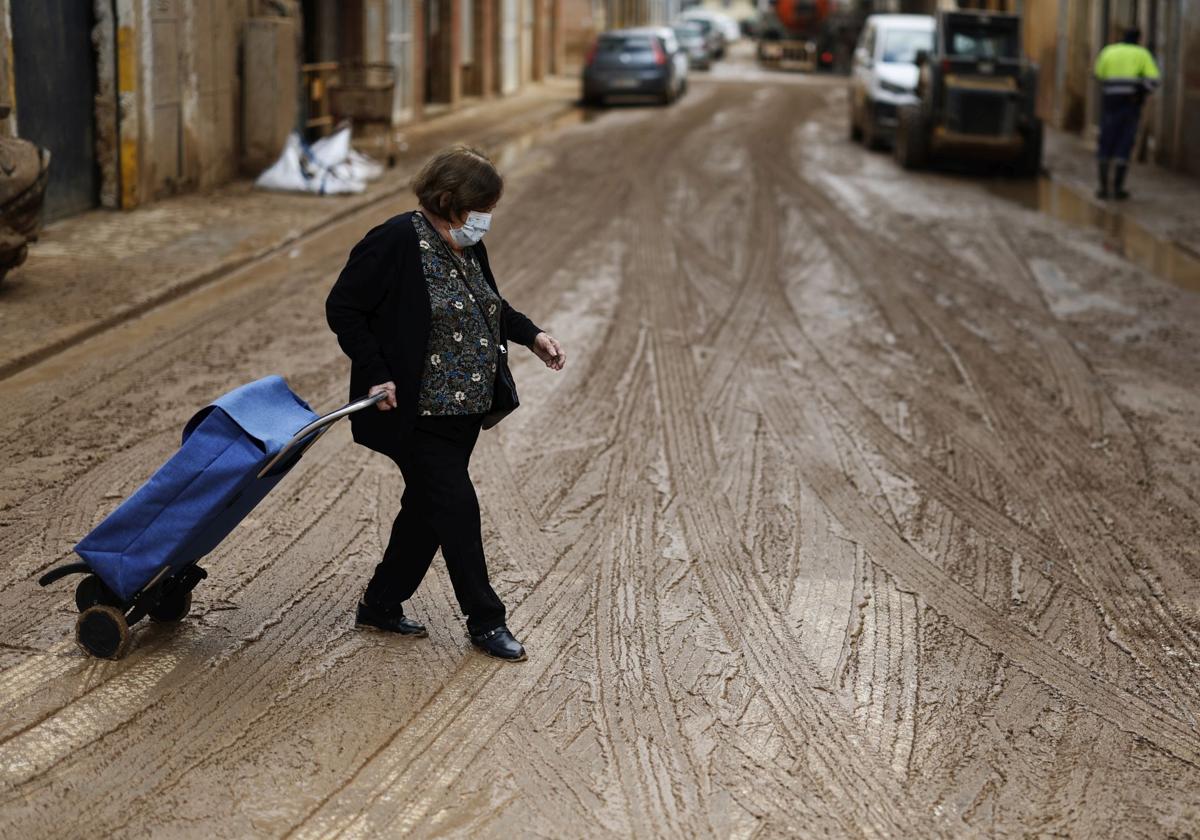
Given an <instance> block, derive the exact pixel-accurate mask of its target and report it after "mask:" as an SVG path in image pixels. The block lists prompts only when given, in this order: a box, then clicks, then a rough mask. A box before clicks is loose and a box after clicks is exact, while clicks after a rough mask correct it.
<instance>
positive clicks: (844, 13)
mask: <svg viewBox="0 0 1200 840" xmlns="http://www.w3.org/2000/svg"><path fill="white" fill-rule="evenodd" d="M873 5H874V4H873V3H871V2H870V0H758V12H759V30H758V60H759V62H760V63H761V64H763V65H766V66H769V67H777V68H779V69H781V70H817V69H822V70H833V71H836V72H847V71H848V70H849V69H850V60H851V57H852V56H853V54H854V43H855V41H857V40H858V33H859V32H861V31H862V26H863V21H865V20H866V18H867V14H868V13H869V12H870V7H871V6H873Z"/></svg>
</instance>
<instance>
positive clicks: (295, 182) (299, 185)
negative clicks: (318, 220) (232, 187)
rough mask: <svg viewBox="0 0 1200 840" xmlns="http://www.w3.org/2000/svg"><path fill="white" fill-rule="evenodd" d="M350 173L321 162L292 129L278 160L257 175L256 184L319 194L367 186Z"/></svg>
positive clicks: (351, 191) (343, 191)
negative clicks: (349, 175) (337, 170)
mask: <svg viewBox="0 0 1200 840" xmlns="http://www.w3.org/2000/svg"><path fill="white" fill-rule="evenodd" d="M348 174H349V173H346V172H335V171H334V170H332V169H330V168H329V167H328V166H326V165H325V164H324V163H322V162H321V161H320V160H319V159H318V158H317V157H316V156H315V155H314V154H313V152H312V150H311V149H307V148H305V146H304V144H303V143H302V142H301V141H300V135H299V134H297V133H296V132H292V134H290V135H289V136H288V140H287V145H285V146H284V148H283V154H282V155H280V156H279V160H277V161H275V163H273V164H271V166H270V168H268V169H267V170H266V171H265V172H263V173H262V174H261V175H259V176H258V180H256V181H255V182H254V185H255V186H256V187H258V188H260V189H264V190H281V191H284V192H306V193H314V194H316V195H344V194H346V193H360V192H362V191H363V190H365V189H366V188H367V185H366V182H365V181H364V180H363V179H361V178H353V177H348Z"/></svg>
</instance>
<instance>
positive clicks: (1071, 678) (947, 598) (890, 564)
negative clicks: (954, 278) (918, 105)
mask: <svg viewBox="0 0 1200 840" xmlns="http://www.w3.org/2000/svg"><path fill="white" fill-rule="evenodd" d="M791 180H792V182H796V181H798V179H796V178H795V177H793V178H792V179H791ZM790 185H791V186H796V184H795V183H792V184H790ZM804 195H805V198H806V199H807V200H810V207H813V208H820V210H821V211H822V212H820V213H816V214H815V215H816V217H817V218H819V219H824V221H825V224H824V225H823V226H822V229H823V230H831V229H832V230H840V228H839V227H838V225H839V224H840V225H841V226H843V227H848V226H849V225H851V224H852V223H850V222H848V221H842V220H836V219H835V217H834V215H833V214H834V213H835V212H836V211H834V210H833V209H832V207H831V205H830V204H829V202H828V199H824V198H823V197H821V196H819V195H818V194H817V193H816V192H815V191H813V190H811V189H807V190H805V192H804ZM838 235H841V234H838ZM857 248H858V249H859V252H858V259H857V260H856V259H855V258H854V256H852V255H851V252H850V251H849V250H848V249H846V248H840V249H838V251H839V253H840V254H841V255H842V257H843V258H844V259H847V260H848V261H849V262H850V264H851V265H857V266H858V268H859V270H858V271H857V272H856V274H857V275H858V276H859V277H860V281H861V279H862V278H864V277H867V276H869V275H868V272H867V270H866V269H867V268H868V265H869V263H868V262H867V260H868V259H869V257H867V256H866V254H868V253H870V251H871V248H870V246H867V247H866V248H864V246H863V244H862V243H861V242H859V243H858V245H857ZM895 277H896V275H895V274H894V275H893V278H894V279H895ZM901 282H902V281H901ZM868 285H869V286H870V287H871V288H873V289H874V290H875V291H876V293H877V294H879V295H880V297H883V296H884V293H883V292H882V291H881V289H880V287H881V286H882V285H883V284H868ZM896 286H900V283H897V284H896ZM891 296H893V297H901V295H900V294H899V293H897V294H895V295H891ZM783 302H785V301H784V300H781V304H782V303H783ZM877 302H878V301H877ZM882 309H883V311H884V312H890V313H892V320H890V321H889V326H890V327H891V328H892V329H893V330H895V331H897V332H900V333H901V334H906V335H908V336H909V338H910V339H915V337H916V336H917V335H919V332H918V331H915V330H911V329H905V327H904V323H903V322H901V321H900V320H898V315H897V313H900V312H903V311H909V312H913V313H914V315H915V314H916V313H917V312H918V311H919V307H917V306H914V305H913V304H912V303H910V302H908V301H907V300H904V301H903V302H900V303H897V304H895V305H884V306H882ZM931 309H933V307H929V306H926V307H925V308H924V311H929V310H931ZM916 317H917V318H920V317H921V316H916ZM938 327H939V328H948V327H946V325H945V324H944V323H939V324H938ZM965 332H966V331H965V330H957V331H956V332H955V335H954V339H955V344H956V346H960V347H961V346H963V345H966V346H970V334H969V333H968V334H967V335H963V334H962V333H965ZM807 341H808V340H807V338H806V337H804V336H803V335H793V336H789V335H788V334H787V331H786V330H785V331H784V332H782V333H781V335H780V344H781V346H785V347H797V346H803V345H804V343H806V342H807ZM806 362H807V364H806V366H805V370H806V371H808V370H810V369H812V368H815V369H816V371H817V372H819V373H820V372H823V373H824V374H825V375H824V376H823V377H822V379H823V380H824V382H823V383H822V385H821V387H822V388H826V389H828V388H831V387H832V388H834V389H835V394H833V395H830V397H831V401H832V402H833V403H834V404H835V405H837V406H839V407H845V408H849V409H850V410H851V411H854V409H855V404H856V403H857V400H849V401H847V400H846V399H845V398H846V391H847V390H848V389H846V387H845V385H844V383H843V382H842V380H841V379H840V377H839V376H838V375H837V374H836V373H834V372H833V371H832V369H830V368H829V367H828V365H827V364H824V363H818V362H816V361H815V360H814V359H812V358H807V359H806ZM770 375H773V376H774V377H784V376H786V375H787V369H786V368H783V367H778V366H777V367H776V368H775V369H774V371H773V372H772V374H770ZM810 375H811V374H810ZM979 375H980V376H982V375H983V374H982V373H980V374H979ZM792 379H793V380H794V376H793V377H792ZM1004 384H1005V385H1007V386H1008V388H1004V389H1001V388H997V389H996V392H997V393H1008V392H1010V391H1012V390H1014V389H1015V387H1019V386H1015V383H1011V382H1005V383H1004ZM811 388H812V386H811V385H807V389H808V390H807V391H806V393H808V394H809V395H810V397H811V398H815V397H816V393H817V392H816V391H813V390H811ZM758 392H759V393H762V394H767V395H769V396H767V397H766V398H764V399H763V400H762V404H763V407H764V410H765V411H766V413H767V416H768V419H769V421H770V422H771V423H772V425H773V426H774V427H775V428H776V429H777V430H781V429H783V428H789V427H790V426H793V425H794V424H795V422H796V420H797V419H801V420H802V421H803V429H804V433H803V434H799V435H797V434H791V435H781V437H783V439H785V440H786V442H787V443H788V445H789V447H790V448H791V449H792V450H793V452H794V453H795V455H796V457H797V460H798V463H799V465H800V466H801V469H802V472H803V473H804V474H805V475H806V476H808V477H812V476H817V475H819V476H821V477H822V480H821V481H819V482H818V481H817V480H816V479H815V478H810V480H811V481H812V483H813V485H814V487H815V489H817V492H818V494H819V495H820V496H821V498H822V501H823V502H824V503H825V505H826V507H828V508H829V509H830V510H831V511H833V512H834V514H835V516H837V517H838V518H839V519H841V520H842V522H843V524H844V525H846V526H847V527H849V526H850V524H851V523H853V524H854V526H855V527H854V528H850V530H851V532H852V533H855V534H862V535H863V539H864V541H865V543H866V544H867V547H868V549H869V550H870V551H871V554H872V557H873V558H875V562H877V563H881V564H882V565H883V567H884V568H886V569H888V571H889V572H891V573H892V574H894V575H895V576H896V577H897V579H898V580H900V581H901V582H902V583H903V585H904V586H905V587H906V588H909V589H911V590H912V591H914V592H917V593H920V595H921V596H922V597H923V599H924V600H925V601H926V603H928V604H929V605H930V606H931V607H933V608H934V609H936V610H937V611H938V612H941V613H942V614H944V615H948V616H950V617H951V618H952V620H953V621H954V622H955V624H956V625H957V626H958V627H959V628H960V629H963V630H964V631H965V632H967V633H968V634H969V635H970V636H971V637H972V638H974V639H976V640H977V641H980V642H982V643H983V644H984V645H986V646H987V647H989V648H991V649H992V650H994V651H996V652H997V653H999V654H1001V655H1003V656H1006V657H1007V658H1009V659H1010V660H1011V661H1013V662H1014V664H1017V665H1018V666H1019V667H1023V668H1027V669H1028V670H1029V671H1030V673H1031V674H1033V675H1035V676H1037V677H1038V678H1039V679H1041V680H1043V681H1044V682H1046V683H1047V684H1048V685H1051V686H1053V687H1054V688H1055V689H1056V690H1058V691H1062V692H1063V693H1064V694H1066V695H1067V696H1069V697H1071V698H1072V699H1074V700H1075V701H1076V702H1079V703H1081V704H1082V705H1083V706H1084V707H1086V708H1092V709H1093V710H1094V711H1096V712H1097V713H1098V714H1100V715H1101V716H1102V717H1104V718H1105V719H1106V720H1108V721H1109V722H1110V723H1113V724H1114V725H1116V726H1118V727H1119V728H1121V729H1123V730H1124V731H1127V732H1130V733H1132V734H1135V735H1139V736H1141V737H1146V738H1149V739H1150V740H1151V741H1153V742H1154V743H1156V744H1158V745H1159V746H1160V747H1161V748H1163V749H1165V750H1167V751H1168V752H1170V753H1172V754H1173V755H1175V756H1176V757H1177V758H1181V759H1183V760H1185V761H1188V762H1189V763H1192V764H1195V763H1196V761H1197V759H1198V758H1200V744H1198V743H1197V738H1196V733H1195V731H1194V730H1193V729H1192V728H1191V727H1190V726H1189V725H1188V724H1186V723H1184V722H1183V721H1181V720H1179V719H1178V718H1176V717H1174V716H1172V715H1171V714H1169V713H1166V712H1164V711H1162V710H1161V709H1158V708H1156V707H1154V706H1152V705H1150V704H1148V703H1146V702H1145V701H1144V700H1142V699H1141V698H1138V697H1135V696H1133V695H1131V694H1129V693H1128V692H1125V691H1123V690H1121V689H1119V688H1116V687H1113V686H1110V685H1108V684H1107V683H1105V682H1102V681H1101V680H1099V679H1098V678H1097V677H1096V676H1095V675H1094V674H1092V673H1091V672H1090V671H1088V670H1087V669H1085V668H1083V667H1082V666H1080V665H1078V664H1076V663H1075V662H1074V660H1070V659H1067V658H1066V657H1064V656H1063V655H1062V654H1060V653H1059V652H1058V651H1057V650H1052V649H1047V648H1045V647H1044V646H1043V644H1042V643H1041V642H1040V641H1038V640H1037V639H1036V638H1035V637H1033V636H1029V635H1028V634H1027V633H1025V631H1021V630H1018V629H1017V628H1016V627H1015V626H1014V625H1012V624H1011V623H1009V622H1008V621H1006V620H1005V619H1003V618H1002V617H1001V616H999V615H998V614H996V613H995V612H994V611H993V610H992V609H991V608H990V607H988V606H987V605H986V604H983V603H982V602H978V601H976V600H975V599H974V596H971V595H970V594H969V593H967V592H966V590H963V589H961V587H960V586H959V585H958V584H957V583H954V582H953V581H952V580H951V579H949V578H948V577H946V576H945V574H944V573H943V572H941V571H940V570H938V569H937V568H936V567H934V566H933V565H932V564H930V563H929V562H928V561H926V560H925V559H924V558H923V557H921V555H920V554H919V553H917V552H916V551H915V550H914V549H912V548H911V546H909V544H908V543H907V542H906V541H904V540H903V539H902V538H901V537H900V536H899V535H898V534H896V533H895V532H894V531H893V530H892V529H891V528H890V527H888V526H887V525H886V524H884V523H879V522H878V521H877V514H876V513H875V511H873V510H872V509H871V508H870V506H869V505H866V504H864V503H863V502H862V501H861V499H860V497H859V496H858V494H857V491H854V490H852V489H851V488H848V487H846V486H845V485H844V484H842V483H841V482H840V481H839V480H838V479H837V478H836V476H837V475H840V474H841V473H842V471H843V468H842V465H841V464H840V463H837V462H832V461H829V459H828V457H827V456H826V455H825V454H824V452H823V451H822V450H823V448H824V447H832V448H833V451H835V450H836V445H835V444H834V443H833V441H832V439H831V438H830V433H829V431H828V426H827V423H828V421H827V420H826V419H825V418H823V417H820V416H817V415H818V413H819V412H817V411H815V410H814V409H813V408H812V407H811V404H810V403H808V402H806V401H804V400H799V399H795V398H794V397H791V396H786V395H784V394H783V393H781V392H779V391H778V390H777V391H775V392H774V393H773V394H772V392H771V391H770V390H769V389H768V388H767V386H766V384H765V383H764V386H763V387H762V388H760V389H758ZM976 393H979V391H978V390H977V391H976ZM839 410H842V408H839ZM995 410H999V409H995ZM863 413H864V412H861V411H860V412H858V413H857V414H858V415H859V416H855V417H854V419H855V420H859V419H862V418H861V414H863ZM879 422H880V421H879V420H878V418H877V417H876V418H875V420H874V421H872V423H871V424H872V425H875V424H879ZM1014 425H1015V421H1014ZM868 428H870V425H868ZM814 439H815V440H819V441H822V442H823V443H821V444H809V443H808V441H810V440H814ZM904 466H905V467H912V464H905V465H904ZM923 472H924V473H925V475H924V476H923V477H924V478H925V480H926V482H927V483H928V484H930V485H932V487H933V488H934V489H935V491H936V490H937V489H939V485H942V486H941V488H940V489H943V490H945V489H952V487H951V488H947V487H946V486H945V485H946V484H947V483H948V482H946V481H943V480H941V479H935V478H934V475H935V473H936V470H935V469H933V468H930V469H928V470H924V471H923ZM909 474H911V473H909ZM947 501H949V502H953V500H952V499H950V500H947ZM948 506H950V507H951V509H952V510H954V511H955V513H956V515H959V516H964V515H965V516H967V521H971V519H972V517H971V516H970V511H971V508H967V509H966V510H964V509H963V508H962V507H955V506H951V505H948ZM973 507H974V508H975V513H976V515H978V514H979V512H980V510H983V511H985V512H986V510H987V508H986V506H980V505H975V506H973ZM989 518H990V519H992V520H993V522H991V523H989V522H988V521H987V520H986V519H985V520H984V521H983V523H982V524H983V525H984V527H985V529H986V528H987V526H988V525H989V524H990V525H993V526H994V525H995V524H997V523H996V522H995V521H994V520H995V519H996V517H994V516H993V517H989ZM999 524H1003V522H1002V520H1001V522H1000V523H999ZM1015 530H1016V529H1014V528H1013V527H1006V528H1005V531H1007V532H1009V533H1010V534H1011V533H1012V532H1014V531H1015ZM985 533H986V530H985ZM1001 533H1004V532H1001ZM939 590H941V591H940V592H939ZM943 599H944V600H943ZM973 601H974V603H972V602H973ZM1022 637H1024V638H1022ZM1025 657H1030V659H1029V660H1028V661H1026V659H1025ZM1126 706H1128V707H1129V713H1128V714H1126V712H1125V707H1126Z"/></svg>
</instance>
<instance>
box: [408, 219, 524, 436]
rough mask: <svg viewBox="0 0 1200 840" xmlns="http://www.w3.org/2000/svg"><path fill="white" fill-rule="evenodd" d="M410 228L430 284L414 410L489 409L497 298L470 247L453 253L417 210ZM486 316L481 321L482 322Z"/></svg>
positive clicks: (497, 324) (479, 411)
mask: <svg viewBox="0 0 1200 840" xmlns="http://www.w3.org/2000/svg"><path fill="white" fill-rule="evenodd" d="M412 220H413V227H414V228H416V231H417V239H418V241H419V242H420V245H421V266H422V268H423V269H424V274H425V282H426V284H427V285H428V286H429V316H430V325H429V348H428V350H427V351H426V356H425V369H424V371H423V373H422V375H421V395H420V397H419V399H418V402H417V411H418V412H419V413H420V414H424V415H439V414H485V413H487V412H488V411H489V410H491V407H492V391H493V388H494V385H495V380H496V353H497V351H499V352H501V353H503V352H505V351H506V348H503V347H500V348H497V346H496V342H495V340H494V338H493V336H499V335H500V298H499V296H498V295H497V294H496V293H495V292H493V291H492V287H491V286H489V285H488V283H487V280H486V279H484V276H483V270H482V269H481V268H480V266H479V260H478V259H476V257H475V254H474V249H472V248H466V249H464V250H463V252H462V254H461V256H459V255H455V254H454V253H453V252H452V251H451V250H450V246H448V245H447V244H446V242H445V240H443V239H442V237H441V235H440V234H439V233H438V232H437V231H436V230H434V228H433V226H432V225H431V224H430V223H429V221H428V220H426V219H425V217H424V216H422V215H421V214H420V213H414V214H413V217H412ZM485 318H486V320H485Z"/></svg>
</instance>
